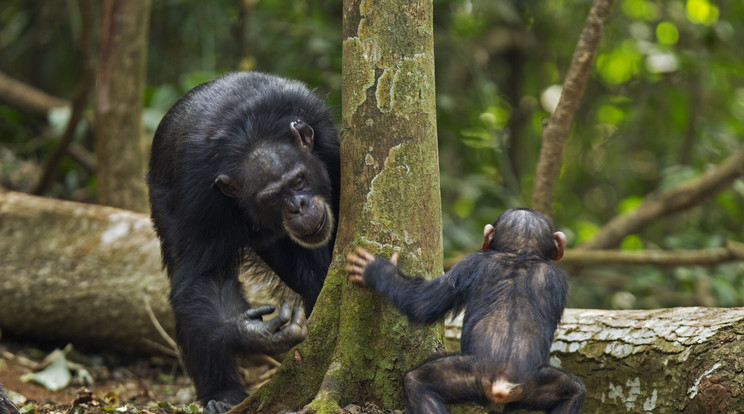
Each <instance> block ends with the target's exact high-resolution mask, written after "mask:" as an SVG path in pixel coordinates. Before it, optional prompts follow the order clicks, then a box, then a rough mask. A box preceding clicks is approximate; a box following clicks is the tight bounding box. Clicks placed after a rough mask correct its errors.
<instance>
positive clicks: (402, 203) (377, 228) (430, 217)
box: [234, 0, 442, 413]
mask: <svg viewBox="0 0 744 414" xmlns="http://www.w3.org/2000/svg"><path fill="white" fill-rule="evenodd" d="M343 7H344V39H345V40H344V44H343V125H342V139H341V158H342V159H341V166H342V174H341V214H340V221H339V228H338V232H337V240H336V246H335V251H334V262H333V263H332V264H331V267H330V269H329V273H328V277H327V279H326V281H325V285H324V288H323V291H322V292H321V294H320V297H319V298H318V302H317V303H316V305H315V309H314V311H313V314H312V315H311V317H310V332H309V335H308V338H307V339H306V340H305V342H303V343H302V344H301V345H300V346H298V347H297V348H295V350H294V351H293V352H290V356H289V357H288V359H287V360H286V361H285V362H284V364H283V366H282V368H280V370H279V371H278V372H277V375H276V377H275V378H274V379H273V380H272V382H271V383H270V384H269V385H268V386H266V387H264V388H261V389H260V390H258V391H257V392H256V393H255V394H254V395H253V396H252V397H251V398H250V399H249V400H246V401H245V402H244V403H243V404H241V405H239V406H237V407H235V408H234V412H256V411H259V412H280V411H281V410H296V409H299V408H302V407H303V406H305V411H306V412H324V413H325V412H334V411H335V410H337V409H338V407H343V406H344V405H346V404H349V403H355V402H356V403H363V402H368V401H372V402H375V403H377V404H378V405H379V406H382V407H386V408H390V407H401V406H403V393H402V386H401V383H402V379H403V374H404V372H405V371H406V370H408V369H410V368H411V367H412V366H414V365H415V364H417V363H419V362H421V361H422V360H423V359H425V358H426V357H428V356H429V355H430V354H431V353H433V352H434V351H435V350H437V349H441V347H442V335H441V332H442V331H441V326H438V327H437V326H434V327H423V326H412V325H410V324H409V323H408V322H407V321H406V319H405V317H403V316H401V315H400V314H399V313H398V312H397V310H395V309H394V308H393V307H392V306H390V305H388V304H387V303H386V302H385V300H384V299H382V298H381V297H380V296H379V295H377V294H376V293H375V292H374V291H371V290H369V289H365V288H363V287H360V286H357V285H353V286H352V285H351V284H350V283H349V282H348V280H347V275H346V271H345V270H344V264H345V254H346V253H347V252H349V251H350V250H351V249H353V248H354V247H355V246H364V247H365V248H367V249H368V250H370V251H372V252H374V253H376V254H378V255H381V256H385V257H389V256H390V255H391V254H392V252H393V251H398V252H400V255H401V259H400V262H399V263H400V266H401V268H402V270H403V271H404V272H407V273H415V274H419V275H426V276H428V277H435V276H440V275H441V274H442V234H441V233H442V232H441V204H440V199H441V195H440V191H439V169H438V159H439V157H438V153H437V140H436V115H435V107H434V106H435V101H434V54H433V36H432V25H433V19H432V17H433V7H432V3H431V1H430V0H407V1H393V0H367V1H360V0H356V1H345V2H344V6H343Z"/></svg>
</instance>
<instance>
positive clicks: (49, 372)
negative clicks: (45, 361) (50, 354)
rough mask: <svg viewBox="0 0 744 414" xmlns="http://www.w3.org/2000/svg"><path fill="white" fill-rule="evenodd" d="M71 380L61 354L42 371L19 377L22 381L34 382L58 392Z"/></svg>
mask: <svg viewBox="0 0 744 414" xmlns="http://www.w3.org/2000/svg"><path fill="white" fill-rule="evenodd" d="M71 379H72V374H70V370H69V369H68V368H67V359H65V356H64V354H62V353H59V355H58V356H57V358H56V359H55V360H54V362H52V364H51V365H49V366H48V367H46V368H45V369H44V370H43V371H40V372H37V373H35V374H33V373H32V374H28V375H24V376H22V377H21V380H22V381H26V382H28V381H31V382H35V383H37V384H39V385H41V386H43V387H44V388H46V389H48V390H50V391H59V390H61V389H62V388H64V387H66V386H68V385H69V384H70V380H71Z"/></svg>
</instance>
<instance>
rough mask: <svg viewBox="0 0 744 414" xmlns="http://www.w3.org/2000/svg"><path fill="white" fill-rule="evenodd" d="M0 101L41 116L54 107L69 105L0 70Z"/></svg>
mask: <svg viewBox="0 0 744 414" xmlns="http://www.w3.org/2000/svg"><path fill="white" fill-rule="evenodd" d="M0 101H2V102H3V103H5V104H7V105H10V106H13V107H15V108H20V109H23V110H25V111H28V112H31V113H34V114H37V115H43V116H46V115H47V113H48V112H49V111H50V110H52V109H54V108H58V107H60V106H69V105H70V103H69V102H67V101H65V100H63V99H59V98H57V97H54V96H52V95H49V94H48V93H46V92H44V91H42V90H41V89H37V88H34V87H33V86H31V85H27V84H25V83H23V82H21V81H19V80H16V79H13V78H11V77H10V76H8V75H6V74H5V73H3V72H0Z"/></svg>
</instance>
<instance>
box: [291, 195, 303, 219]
mask: <svg viewBox="0 0 744 414" xmlns="http://www.w3.org/2000/svg"><path fill="white" fill-rule="evenodd" d="M307 203H308V201H307V197H306V196H304V195H296V196H293V197H292V198H290V199H289V203H288V205H287V210H288V211H289V212H290V213H292V214H297V215H302V214H303V213H304V212H305V210H306V209H307Z"/></svg>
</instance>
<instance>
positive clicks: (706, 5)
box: [685, 0, 719, 26]
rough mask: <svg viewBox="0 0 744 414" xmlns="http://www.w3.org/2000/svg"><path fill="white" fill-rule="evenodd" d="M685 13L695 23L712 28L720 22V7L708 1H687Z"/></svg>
mask: <svg viewBox="0 0 744 414" xmlns="http://www.w3.org/2000/svg"><path fill="white" fill-rule="evenodd" d="M685 12H686V15H687V18H688V19H689V20H690V21H691V22H693V23H698V24H704V25H706V26H711V25H713V24H714V23H715V22H717V21H718V13H719V12H718V6H716V5H714V4H711V3H710V2H709V1H708V0H687V4H686V5H685Z"/></svg>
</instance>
